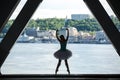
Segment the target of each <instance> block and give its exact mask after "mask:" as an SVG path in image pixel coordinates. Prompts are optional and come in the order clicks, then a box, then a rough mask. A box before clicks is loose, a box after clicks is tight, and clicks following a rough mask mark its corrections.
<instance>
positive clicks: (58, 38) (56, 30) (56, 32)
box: [56, 29, 60, 41]
mask: <svg viewBox="0 0 120 80" xmlns="http://www.w3.org/2000/svg"><path fill="white" fill-rule="evenodd" d="M56 38H57V39H58V40H59V41H60V39H59V37H58V29H57V30H56Z"/></svg>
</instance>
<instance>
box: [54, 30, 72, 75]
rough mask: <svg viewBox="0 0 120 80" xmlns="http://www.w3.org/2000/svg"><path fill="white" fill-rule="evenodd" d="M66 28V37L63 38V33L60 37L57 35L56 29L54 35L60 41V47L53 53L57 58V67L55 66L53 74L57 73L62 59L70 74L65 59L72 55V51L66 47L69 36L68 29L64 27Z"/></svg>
mask: <svg viewBox="0 0 120 80" xmlns="http://www.w3.org/2000/svg"><path fill="white" fill-rule="evenodd" d="M66 30H67V37H66V39H65V37H64V36H63V35H60V37H59V36H58V30H56V37H57V39H58V41H59V42H60V46H61V47H60V49H59V50H58V51H56V52H55V53H54V56H55V57H56V58H57V59H58V64H57V67H56V70H55V74H57V72H58V69H59V67H60V65H61V61H62V60H64V61H65V65H66V67H67V71H68V74H70V70H69V66H68V62H67V59H68V58H70V57H71V56H72V52H71V51H70V50H68V49H66V46H67V41H68V37H69V30H68V29H66Z"/></svg>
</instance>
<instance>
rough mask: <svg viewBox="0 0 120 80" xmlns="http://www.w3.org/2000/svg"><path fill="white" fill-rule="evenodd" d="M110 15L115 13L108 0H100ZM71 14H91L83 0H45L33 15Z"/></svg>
mask: <svg viewBox="0 0 120 80" xmlns="http://www.w3.org/2000/svg"><path fill="white" fill-rule="evenodd" d="M26 1H27V0H21V2H20V4H19V5H18V7H17V8H16V10H15V11H14V13H13V15H12V17H11V19H15V18H16V16H17V15H18V13H19V12H20V10H21V9H22V7H23V6H24V4H25V2H26ZM100 2H101V3H102V4H103V5H104V7H105V9H106V10H107V12H108V13H109V15H113V12H112V10H111V9H110V7H109V6H108V4H107V2H106V0H100ZM71 14H90V15H92V14H91V12H90V11H89V9H88V8H87V6H86V5H85V3H84V2H83V0H43V2H42V3H41V4H40V5H39V7H38V8H37V10H36V12H35V13H34V15H33V17H32V18H33V19H37V18H53V17H57V18H65V17H66V16H67V17H68V18H71Z"/></svg>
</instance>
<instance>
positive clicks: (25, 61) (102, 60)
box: [1, 0, 120, 74]
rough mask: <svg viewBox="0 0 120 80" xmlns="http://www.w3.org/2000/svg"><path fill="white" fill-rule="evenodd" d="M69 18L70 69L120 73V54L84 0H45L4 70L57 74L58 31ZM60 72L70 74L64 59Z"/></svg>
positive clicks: (83, 71)
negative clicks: (55, 54)
mask: <svg viewBox="0 0 120 80" xmlns="http://www.w3.org/2000/svg"><path fill="white" fill-rule="evenodd" d="M102 1H103V2H104V0H101V2H102ZM23 2H24V0H23ZM71 4H72V6H71ZM106 7H107V6H106ZM66 16H67V18H66ZM66 19H67V23H68V24H67V28H68V29H69V39H68V42H67V49H69V50H71V52H72V57H71V58H69V59H68V64H69V69H70V73H71V74H120V64H119V63H120V58H119V56H118V54H117V53H116V51H115V49H114V48H113V46H112V44H111V42H110V40H109V39H108V38H107V36H106V35H105V34H104V31H103V30H102V28H101V26H100V25H99V23H98V22H97V21H96V19H95V17H93V16H92V15H91V13H90V11H89V10H88V8H87V7H86V5H85V4H84V2H83V1H82V0H76V1H73V0H70V1H69V2H68V1H67V0H64V1H63V0H60V1H55V0H52V1H50V2H49V0H44V1H43V2H42V3H41V4H40V6H39V8H38V9H37V11H36V12H35V14H34V15H33V17H32V18H31V20H30V21H29V23H28V24H27V25H26V28H25V29H24V31H23V32H22V34H21V35H20V36H19V38H18V39H17V41H16V43H15V45H14V46H13V48H12V49H11V51H10V54H9V55H8V57H7V59H6V60H5V62H4V64H3V66H2V68H1V73H2V74H55V69H56V66H57V63H58V59H56V58H55V57H54V53H55V52H56V51H57V50H59V49H60V44H59V42H58V40H57V39H56V36H55V34H56V30H57V29H60V28H62V27H63V26H64V25H65V20H66ZM58 74H67V69H66V67H65V64H64V61H62V63H61V66H60V67H59V71H58Z"/></svg>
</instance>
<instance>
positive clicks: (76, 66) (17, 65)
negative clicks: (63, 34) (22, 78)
mask: <svg viewBox="0 0 120 80" xmlns="http://www.w3.org/2000/svg"><path fill="white" fill-rule="evenodd" d="M59 47H60V46H59V44H51V43H49V44H47V43H16V44H15V45H14V46H13V48H12V49H11V51H10V54H9V55H8V57H7V59H6V60H5V62H4V64H3V66H2V68H1V72H2V74H54V73H55V68H56V66H57V63H58V60H57V59H56V58H55V57H54V56H53V54H54V52H55V51H57V50H58V49H59ZM67 48H68V49H69V50H71V51H72V53H73V54H72V57H71V58H69V59H68V63H69V68H70V71H71V74H120V57H119V56H118V54H117V52H116V51H115V49H114V48H113V46H112V45H111V44H68V45H67ZM58 74H67V71H66V67H65V64H64V61H62V63H61V66H60V68H59V72H58Z"/></svg>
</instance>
